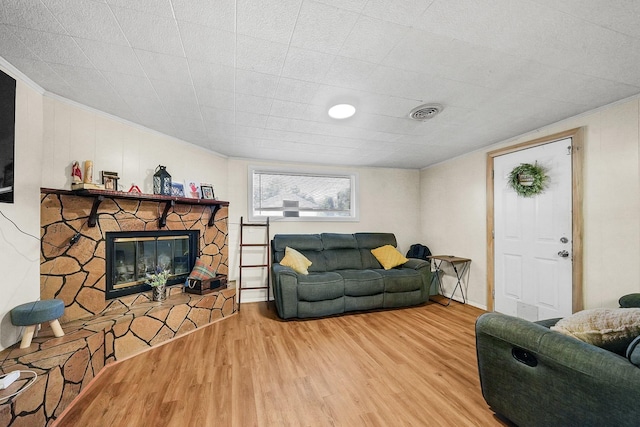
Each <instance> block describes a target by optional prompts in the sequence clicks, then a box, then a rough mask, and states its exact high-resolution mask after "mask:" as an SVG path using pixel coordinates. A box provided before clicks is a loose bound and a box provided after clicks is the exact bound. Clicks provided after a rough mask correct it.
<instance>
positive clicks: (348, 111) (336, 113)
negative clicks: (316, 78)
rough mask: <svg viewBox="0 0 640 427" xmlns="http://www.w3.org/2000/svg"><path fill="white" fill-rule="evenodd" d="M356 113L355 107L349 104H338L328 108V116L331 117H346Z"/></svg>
mask: <svg viewBox="0 0 640 427" xmlns="http://www.w3.org/2000/svg"><path fill="white" fill-rule="evenodd" d="M355 113H356V107H354V106H353V105H351V104H338V105H334V106H333V107H331V108H329V117H331V118H333V119H347V118H349V117H351V116H353V115H354V114H355Z"/></svg>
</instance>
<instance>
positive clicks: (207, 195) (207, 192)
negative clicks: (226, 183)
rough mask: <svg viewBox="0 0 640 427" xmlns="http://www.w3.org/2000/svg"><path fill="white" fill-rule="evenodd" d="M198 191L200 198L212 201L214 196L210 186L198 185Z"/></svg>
mask: <svg viewBox="0 0 640 427" xmlns="http://www.w3.org/2000/svg"><path fill="white" fill-rule="evenodd" d="M200 191H202V198H203V199H209V200H213V199H215V198H216V197H215V195H214V194H213V186H212V185H210V184H200Z"/></svg>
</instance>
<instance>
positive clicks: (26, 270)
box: [0, 66, 42, 350]
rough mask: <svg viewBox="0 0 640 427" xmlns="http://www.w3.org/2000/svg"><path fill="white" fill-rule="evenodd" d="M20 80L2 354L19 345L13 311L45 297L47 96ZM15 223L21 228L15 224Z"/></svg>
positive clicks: (4, 206)
mask: <svg viewBox="0 0 640 427" xmlns="http://www.w3.org/2000/svg"><path fill="white" fill-rule="evenodd" d="M0 69H2V70H3V71H4V72H5V73H7V74H9V75H11V76H12V77H14V78H16V80H17V85H16V130H15V198H14V203H0V211H1V212H2V214H3V215H5V216H6V218H5V217H0V254H2V257H1V258H0V271H2V280H0V350H2V349H3V348H5V347H8V346H10V345H12V344H13V343H15V342H16V341H18V340H19V338H20V336H21V333H22V328H18V327H15V326H13V325H12V324H11V316H10V310H11V309H12V308H13V307H15V306H17V305H19V304H23V303H25V302H29V301H33V300H36V299H38V298H39V297H40V267H39V265H40V242H39V240H38V238H39V236H40V212H39V205H40V173H39V170H40V162H41V157H42V154H41V153H42V95H41V94H40V93H38V92H36V91H35V90H34V89H32V88H31V87H29V86H27V85H26V84H24V83H23V82H21V81H20V80H19V78H18V77H17V76H16V75H15V74H13V73H12V72H11V71H10V70H9V69H8V68H5V67H3V66H0ZM10 220H11V221H13V222H14V223H15V224H16V226H17V227H19V228H20V230H22V231H23V232H24V233H28V234H30V235H31V236H28V235H26V234H24V233H23V232H21V231H19V230H18V229H17V228H16V226H14V225H13V224H11V222H10Z"/></svg>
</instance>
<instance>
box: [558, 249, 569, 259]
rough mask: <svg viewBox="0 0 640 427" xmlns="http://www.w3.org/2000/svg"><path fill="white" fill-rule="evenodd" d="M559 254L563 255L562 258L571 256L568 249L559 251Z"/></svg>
mask: <svg viewBox="0 0 640 427" xmlns="http://www.w3.org/2000/svg"><path fill="white" fill-rule="evenodd" d="M558 256H561V257H562V258H566V257H568V256H569V252H567V251H560V252H558Z"/></svg>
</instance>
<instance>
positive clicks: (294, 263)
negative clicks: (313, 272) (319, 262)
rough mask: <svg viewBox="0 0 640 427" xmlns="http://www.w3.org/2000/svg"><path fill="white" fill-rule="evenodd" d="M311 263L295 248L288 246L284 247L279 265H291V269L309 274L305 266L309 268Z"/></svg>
mask: <svg viewBox="0 0 640 427" xmlns="http://www.w3.org/2000/svg"><path fill="white" fill-rule="evenodd" d="M311 264H313V263H312V262H311V261H309V260H308V259H307V257H306V256H304V255H302V254H301V253H300V252H298V251H296V250H295V249H292V248H290V247H289V246H287V247H286V248H284V258H282V261H280V265H284V266H285V267H291V268H292V269H293V271H295V272H296V273H299V274H309V272H308V271H307V268H309V267H310V266H311Z"/></svg>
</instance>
